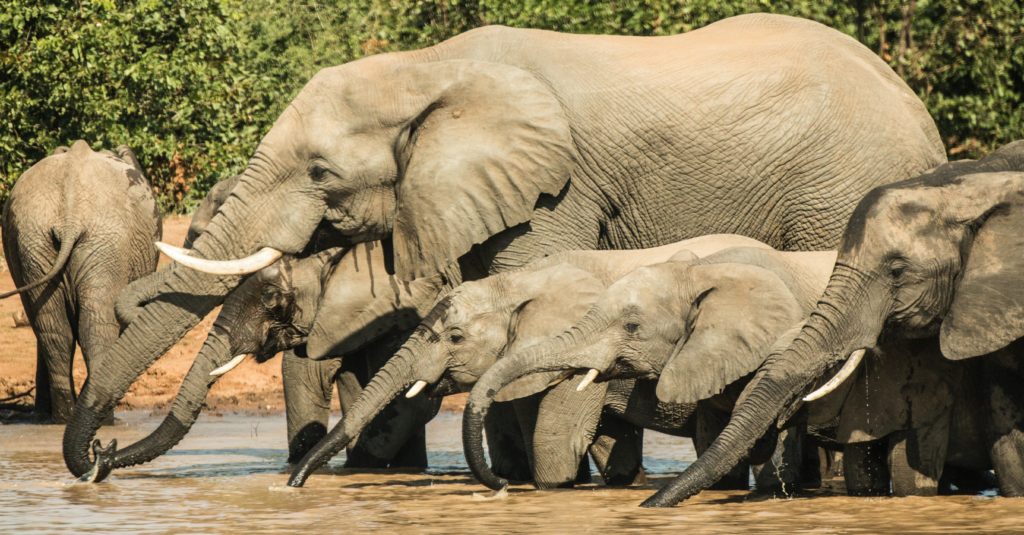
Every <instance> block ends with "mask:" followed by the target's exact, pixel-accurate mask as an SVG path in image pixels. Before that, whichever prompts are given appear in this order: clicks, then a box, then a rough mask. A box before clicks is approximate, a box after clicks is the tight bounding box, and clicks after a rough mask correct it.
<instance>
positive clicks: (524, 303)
mask: <svg viewBox="0 0 1024 535" xmlns="http://www.w3.org/2000/svg"><path fill="white" fill-rule="evenodd" d="M733 245H750V246H758V247H763V248H767V246H766V245H764V244H762V243H760V242H758V241H756V240H752V239H749V238H744V237H742V236H734V235H715V236H706V237H702V238H696V239H693V240H684V241H682V242H678V243H675V244H672V245H666V246H663V247H656V248H651V249H641V250H624V251H574V252H567V253H560V254H557V255H553V256H551V257H548V258H545V259H541V260H537V261H535V262H533V263H531V264H529V265H528V266H526V267H524V268H522V269H520V270H516V271H512V272H509V273H504V274H499V275H495V276H491V277H488V278H485V279H482V280H479V281H472V282H467V283H464V284H462V285H460V286H459V287H457V288H456V289H455V290H453V291H452V292H451V293H450V294H448V295H447V296H445V298H444V299H442V300H441V301H440V302H439V303H438V304H437V305H436V306H435V307H434V309H433V310H432V311H430V313H429V314H427V316H426V318H425V319H424V320H423V322H422V324H421V325H420V327H419V328H418V329H417V331H416V332H415V333H414V334H413V335H412V336H411V337H410V338H409V340H408V341H407V342H406V343H405V345H404V346H403V347H402V348H401V350H399V352H398V353H397V354H396V355H395V356H394V357H393V358H392V359H391V360H390V361H389V362H388V363H387V365H385V367H384V368H383V369H382V370H381V373H379V374H377V376H375V377H374V379H373V381H372V382H371V383H370V385H369V386H368V387H367V389H366V393H365V394H364V395H363V396H361V397H360V399H359V400H358V401H357V402H356V404H355V406H354V407H353V410H351V411H349V412H348V413H346V415H345V419H344V420H343V421H341V422H339V423H338V424H337V426H336V427H335V428H334V429H333V430H332V431H331V434H330V435H329V437H328V440H327V441H325V442H324V443H322V444H320V445H318V446H317V448H316V449H315V450H313V451H311V452H310V454H309V455H308V456H307V458H306V459H303V461H302V462H301V463H300V465H299V466H298V467H297V468H296V470H295V473H293V475H292V478H291V480H290V481H289V484H290V485H293V486H301V485H302V484H303V483H304V482H305V479H306V478H307V477H308V475H309V474H310V473H312V471H313V470H315V469H316V468H317V467H319V466H321V465H323V464H324V463H326V462H327V461H328V460H329V459H330V457H331V456H333V455H334V454H335V453H337V452H338V451H340V450H341V448H343V447H345V445H346V444H347V443H348V442H349V441H350V440H351V439H352V437H355V436H357V435H359V434H360V433H361V432H362V429H363V426H364V425H366V423H367V422H369V421H370V420H371V419H372V418H373V417H374V416H375V415H376V414H377V413H378V412H379V411H380V410H382V408H383V407H385V406H386V404H387V403H388V402H389V401H390V400H391V399H393V398H395V397H396V396H398V395H399V394H400V393H401V392H402V391H403V390H404V389H405V388H407V387H409V386H410V385H412V388H411V389H410V390H409V392H408V394H407V396H412V397H416V396H417V395H418V394H419V393H420V392H421V391H423V390H425V389H427V390H429V392H430V393H431V394H432V395H434V396H441V395H446V394H450V393H454V392H456V391H458V390H467V389H469V388H472V386H473V384H474V383H475V382H476V380H477V378H478V377H479V376H480V375H481V374H483V372H484V371H486V370H487V369H488V368H489V367H490V366H491V365H492V364H494V362H495V361H496V360H497V359H498V358H500V356H501V355H502V354H503V353H504V352H506V351H509V350H512V349H515V348H518V347H522V346H525V345H530V344H532V343H534V342H536V341H538V340H541V339H545V338H547V337H549V336H552V335H554V334H557V333H558V332H561V331H562V330H563V329H564V328H567V327H569V326H571V325H572V323H574V322H575V321H576V320H577V319H579V317H581V316H582V315H583V313H584V312H585V311H586V310H587V309H588V308H589V306H590V304H591V303H593V301H594V299H595V298H596V297H597V296H598V295H599V294H600V292H601V291H603V289H604V288H606V287H607V285H608V284H611V283H612V282H613V281H615V279H617V278H618V277H620V276H622V275H623V274H625V273H628V272H629V271H631V270H633V269H634V268H636V267H637V266H641V265H647V264H651V263H656V262H663V261H665V260H667V259H669V258H671V257H673V256H674V255H677V254H684V255H686V256H687V258H689V257H690V256H692V255H693V254H698V255H701V256H704V255H707V254H710V253H713V252H715V251H718V250H721V249H723V248H726V247H729V246H733ZM308 354H309V356H310V357H311V358H321V357H322V356H324V355H323V351H318V350H316V348H315V345H314V343H313V339H312V336H311V339H310V344H309V352H308ZM538 384H539V388H538V389H537V391H540V390H544V389H545V388H544V387H546V386H547V384H548V380H547V379H546V378H539V379H538ZM630 385H632V383H630ZM595 390H596V389H595ZM630 391H631V386H630V387H629V388H624V387H622V385H620V386H619V387H617V388H616V389H614V390H613V393H614V394H615V396H613V397H612V398H608V399H606V397H605V393H604V391H603V390H602V391H600V392H597V391H591V392H588V393H585V394H580V393H577V392H575V390H574V387H573V385H572V384H570V383H568V382H567V383H565V384H562V385H558V386H557V387H555V388H554V389H552V390H550V391H547V392H545V393H544V394H543V395H542V396H539V397H535V398H533V399H531V400H524V401H521V402H517V403H516V404H515V406H509V405H504V406H502V407H501V414H500V415H495V417H494V418H492V419H491V420H489V421H488V423H487V425H488V443H489V445H490V451H491V457H492V458H493V459H494V460H495V462H496V463H497V464H498V470H499V471H502V472H503V473H504V474H506V475H510V477H513V478H514V479H518V480H528V479H533V480H534V482H535V483H536V484H537V485H538V486H541V487H549V486H559V485H566V484H571V483H572V482H573V481H574V480H575V479H576V477H577V475H578V472H577V470H578V467H579V465H580V463H581V459H582V457H583V456H584V455H585V453H586V450H587V448H588V446H591V445H594V446H596V449H595V448H591V449H590V451H591V453H592V454H594V455H595V458H596V459H597V461H598V467H599V469H600V470H601V472H602V474H603V475H604V476H605V479H606V480H607V481H609V482H612V483H620V484H624V483H629V482H631V481H633V480H634V478H636V477H637V476H638V475H639V468H640V463H639V460H640V456H639V451H640V444H641V443H642V435H640V434H638V433H637V432H636V430H635V429H634V427H633V426H632V425H630V424H628V423H627V422H624V421H621V419H617V418H610V419H604V420H602V421H601V424H600V428H601V429H600V431H598V429H597V428H598V425H599V424H598V422H599V419H600V418H601V413H602V406H608V407H609V409H610V410H611V411H612V412H615V410H616V409H619V410H620V412H621V408H622V407H625V406H626V405H627V398H628V397H629V393H630ZM666 412H672V410H667V409H666ZM618 416H622V415H621V414H620V415H618ZM673 417H674V416H673ZM684 419H685V418H684ZM548 429H550V430H552V433H556V434H557V438H553V439H551V437H552V436H555V435H553V434H552V433H548V432H547V431H546V430H548ZM595 435H596V439H595ZM613 446H614V447H613ZM614 451H619V452H628V453H623V456H622V457H621V458H619V459H611V458H610V457H609V456H610V455H611V454H612V452H614Z"/></svg>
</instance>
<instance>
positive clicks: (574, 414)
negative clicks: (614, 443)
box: [533, 375, 608, 488]
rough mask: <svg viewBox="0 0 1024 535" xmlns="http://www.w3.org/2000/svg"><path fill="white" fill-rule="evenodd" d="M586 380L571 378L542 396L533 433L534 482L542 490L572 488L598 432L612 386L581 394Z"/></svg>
mask: <svg viewBox="0 0 1024 535" xmlns="http://www.w3.org/2000/svg"><path fill="white" fill-rule="evenodd" d="M582 380H583V377H582V376H579V375H577V376H574V377H571V378H569V379H567V380H565V381H562V382H561V383H559V384H558V385H556V386H554V387H552V388H550V389H548V390H547V391H546V392H544V393H543V394H542V396H541V400H540V406H539V407H538V410H537V425H536V427H535V428H534V433H533V457H534V470H533V480H534V483H535V484H536V485H537V487H538V488H554V487H571V486H572V485H573V484H574V483H575V481H576V477H577V475H579V468H580V459H581V458H583V457H584V456H586V454H587V448H588V447H589V446H590V444H591V441H592V440H593V437H594V434H595V433H596V431H597V425H598V421H599V420H600V418H601V411H602V409H603V408H604V397H605V392H606V391H607V390H608V386H607V384H606V383H602V384H595V385H591V386H590V387H589V388H587V389H585V390H584V391H583V392H577V391H576V386H577V385H578V384H579V383H580V381H582Z"/></svg>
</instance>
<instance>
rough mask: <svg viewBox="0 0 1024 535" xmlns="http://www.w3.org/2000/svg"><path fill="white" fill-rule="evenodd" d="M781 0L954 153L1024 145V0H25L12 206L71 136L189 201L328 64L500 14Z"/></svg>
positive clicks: (9, 95)
mask: <svg viewBox="0 0 1024 535" xmlns="http://www.w3.org/2000/svg"><path fill="white" fill-rule="evenodd" d="M753 11H765V12H774V13H782V14H790V15H796V16H801V17H806V18H810V19H813V20H817V21H819V22H822V23H824V24H827V25H829V26H831V27H833V28H836V29H838V30H840V31H842V32H845V33H847V34H849V35H851V36H854V37H856V38H857V39H859V40H860V41H861V42H863V43H864V44H865V45H867V46H868V47H870V48H871V49H872V50H874V51H875V52H877V53H878V54H879V55H880V56H881V57H882V58H883V59H884V60H885V61H887V62H888V63H889V64H890V65H892V66H893V68H894V69H895V70H896V71H897V72H898V73H900V74H901V75H902V76H903V77H904V78H905V79H906V80H907V82H908V83H909V84H910V86H911V87H912V88H914V90H915V91H917V93H918V95H920V97H921V98H922V100H924V102H925V103H926V105H927V106H928V109H929V110H930V111H931V113H932V115H933V117H934V118H935V120H936V122H937V124H938V125H939V129H940V131H941V132H942V135H943V139H944V141H945V142H946V144H947V147H948V149H949V152H950V155H951V156H958V155H959V156H977V155H979V154H981V153H984V152H987V151H988V150H990V149H991V148H992V147H994V146H996V145H999V144H1001V143H1005V142H1007V141H1010V140H1012V139H1016V138H1024V112H1022V111H1021V110H1022V105H1024V7H1022V4H1021V3H1020V2H1019V1H1018V0H966V1H965V0H909V1H902V2H897V1H894V0H852V1H850V0H847V1H824V2H819V1H813V0H782V1H778V2H771V1H767V0H691V1H683V0H615V1H609V2H594V1H592V0H522V1H519V2H508V1H507V0H333V1H332V0H307V1H305V2H300V3H284V2H278V1H275V0H250V1H243V0H142V1H139V2H124V1H115V0H94V1H89V0H80V1H79V2H76V3H69V2H44V1H33V0H8V1H7V2H5V4H4V6H3V7H2V8H0V199H6V195H7V193H8V191H9V189H10V186H11V185H12V184H13V182H14V180H15V179H16V178H17V177H18V176H19V175H20V174H21V173H22V172H23V171H24V170H25V169H27V168H28V167H29V166H31V165H32V164H33V163H34V162H36V161H38V160H39V159H41V158H43V157H44V156H46V155H47V154H48V153H49V152H50V151H52V150H53V148H55V147H56V146H58V145H67V144H69V143H70V142H72V141H74V140H75V139H78V138H84V139H87V140H88V141H90V143H92V144H93V146H94V147H96V146H103V147H107V148H111V147H113V146H115V145H118V144H121V143H125V144H128V145H130V146H132V147H133V148H134V149H135V150H136V151H137V152H138V154H139V155H140V159H141V160H142V163H143V165H144V166H145V167H146V171H147V175H148V176H149V178H150V180H151V181H152V182H153V184H154V188H155V189H156V190H157V192H158V195H159V198H160V201H161V204H162V205H163V207H164V208H165V209H166V210H169V211H185V210H187V209H188V208H190V207H191V206H192V205H193V204H194V203H195V202H196V200H197V199H199V198H201V197H202V196H203V195H204V194H205V191H206V190H207V189H208V188H209V186H210V185H211V184H213V183H214V182H215V181H216V180H218V179H220V178H223V177H225V176H229V175H230V174H233V173H235V172H237V171H238V170H240V169H241V168H242V167H243V166H244V165H245V162H246V161H247V159H248V157H249V156H250V155H251V154H252V151H253V149H254V147H255V145H256V143H257V142H258V141H259V138H260V137H261V136H262V134H263V133H264V132H265V131H266V130H267V129H268V128H269V127H270V125H271V124H272V123H273V121H274V119H275V118H276V117H277V115H278V114H279V113H280V111H281V109H282V108H283V107H284V106H285V105H286V104H287V103H288V101H289V100H290V99H291V98H292V96H293V95H294V94H295V93H296V92H297V91H298V90H299V89H300V88H301V87H302V85H303V84H304V83H305V82H306V80H308V79H309V77H310V76H312V75H313V74H314V73H315V72H316V71H317V70H318V69H319V68H321V67H324V66H329V65H336V64H339V63H343V62H346V61H351V60H353V59H357V58H359V57H362V56H365V55H367V54H374V53H378V52H382V51H390V50H402V49H411V48H419V47H424V46H429V45H431V44H434V43H437V42H438V41H441V40H443V39H446V38H448V37H451V36H453V35H456V34H458V33H461V32H463V31H466V30H468V29H470V28H474V27H477V26H480V25H484V24H505V25H509V26H518V27H535V28H547V29H552V30H558V31H567V32H586V33H606V34H628V35H667V34H675V33H679V32H685V31H689V30H692V29H694V28H699V27H701V26H704V25H707V24H710V23H712V22H714V21H716V20H719V19H722V18H725V17H729V16H733V15H738V14H742V13H748V12H753Z"/></svg>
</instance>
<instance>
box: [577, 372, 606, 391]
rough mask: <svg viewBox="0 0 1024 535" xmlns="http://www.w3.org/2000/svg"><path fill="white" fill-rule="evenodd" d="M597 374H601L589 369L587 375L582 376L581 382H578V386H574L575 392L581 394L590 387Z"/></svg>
mask: <svg viewBox="0 0 1024 535" xmlns="http://www.w3.org/2000/svg"><path fill="white" fill-rule="evenodd" d="M599 373H601V372H599V371H597V370H595V369H593V368H591V369H590V371H588V372H587V374H586V375H584V376H583V380H582V381H580V384H578V385H576V391H577V392H583V390H584V389H585V388H587V387H588V386H590V383H593V382H594V379H597V374H599Z"/></svg>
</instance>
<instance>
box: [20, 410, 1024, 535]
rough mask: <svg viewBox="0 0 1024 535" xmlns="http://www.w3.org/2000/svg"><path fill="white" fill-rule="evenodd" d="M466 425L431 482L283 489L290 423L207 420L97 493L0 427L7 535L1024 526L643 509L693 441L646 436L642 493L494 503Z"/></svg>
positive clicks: (984, 514)
mask: <svg viewBox="0 0 1024 535" xmlns="http://www.w3.org/2000/svg"><path fill="white" fill-rule="evenodd" d="M122 420H123V421H121V422H120V423H119V424H118V425H116V426H113V427H110V428H105V429H104V430H103V432H102V433H101V436H102V437H103V438H104V443H106V440H108V439H109V438H110V437H114V436H116V437H117V438H118V441H119V442H120V443H121V444H122V445H124V444H126V443H129V442H130V441H132V440H135V439H137V438H138V437H140V436H142V435H143V434H145V433H146V432H148V431H149V430H151V429H153V428H154V427H155V426H156V424H157V423H158V421H157V419H155V418H153V417H149V416H147V415H145V414H142V413H129V414H127V415H123V416H122ZM460 423H461V417H460V416H459V415H457V414H452V413H442V414H440V415H439V416H438V418H436V419H435V420H434V421H433V422H431V424H430V426H429V427H428V448H429V451H430V464H431V469H430V470H429V471H428V472H427V473H394V472H375V473H365V472H363V473H354V472H350V471H345V470H341V469H339V468H338V466H340V464H341V463H342V462H343V459H342V457H339V458H337V459H335V460H334V462H333V463H332V469H331V473H327V474H317V475H314V476H313V477H311V478H310V480H309V482H308V483H307V486H306V487H305V488H303V489H289V488H287V487H286V486H285V481H286V480H287V472H286V470H285V468H284V466H285V459H286V457H287V451H286V447H287V446H286V441H285V426H284V416H283V415H282V416H263V417H258V416H238V415H235V416H224V417H216V416H209V415H204V416H203V417H201V418H200V421H199V422H198V423H197V424H196V426H195V427H194V429H193V431H192V432H191V433H190V434H189V435H188V437H187V438H186V439H185V440H184V441H182V443H181V444H179V445H178V447H176V448H175V449H174V450H172V451H171V452H170V453H168V454H167V455H165V456H163V457H161V458H160V459H158V460H156V461H154V462H152V463H149V464H146V465H143V466H140V467H136V468H132V469H125V470H120V471H116V472H115V473H114V474H113V475H112V476H111V477H110V479H108V480H107V481H106V482H104V483H101V484H98V485H87V484H73V483H71V482H70V480H71V478H70V476H69V474H68V472H67V470H66V468H65V467H64V463H63V460H62V459H61V455H60V447H61V435H62V432H63V428H62V427H60V426H42V425H24V424H16V425H2V426H0V533H18V532H32V533H36V532H56V531H68V530H71V529H74V530H75V531H78V532H133V533H180V532H204V533H210V532H214V533H223V532H239V531H243V532H248V533H261V532H281V531H286V530H287V531H296V532H303V533H306V532H345V533H351V532H369V531H384V532H396V531H398V532H422V533H460V532H475V533H501V532H508V531H533V532H557V533H566V532H586V531H597V530H616V531H626V530H644V531H654V530H656V531H669V530H672V531H679V530H685V531H690V532H720V533H737V532H740V531H741V530H756V531H757V532H813V533H833V532H849V533H878V532H890V533H892V532H895V533H900V532H902V533H906V532H950V531H953V532H964V531H971V532H978V533H986V532H997V531H1010V532H1012V531H1018V530H1021V529H1024V499H1008V498H995V497H985V496H944V497H937V498H848V497H845V496H832V495H820V493H819V495H815V496H812V497H801V498H793V499H750V498H749V497H748V495H747V493H743V492H721V491H720V492H713V491H712V492H704V493H702V494H701V495H700V496H698V497H696V498H694V499H692V500H690V501H688V502H685V504H684V505H681V506H679V507H676V508H673V509H641V508H639V507H637V505H638V504H639V503H640V502H641V501H643V499H644V498H646V497H647V496H649V495H650V494H651V493H652V492H653V490H654V489H655V487H656V486H659V485H662V484H664V483H665V482H666V481H667V480H668V478H669V477H670V476H671V475H672V474H674V473H676V472H678V471H679V470H682V469H683V468H685V466H686V465H687V464H688V463H689V462H690V461H692V460H693V459H694V452H693V449H692V446H691V445H690V442H689V441H688V440H684V439H678V438H674V437H667V436H664V435H658V434H648V437H647V440H646V444H645V460H644V464H645V466H646V467H647V468H648V471H649V472H650V473H652V474H653V475H654V477H652V478H651V479H652V484H651V485H649V486H647V487H642V488H631V489H609V488H605V487H602V486H599V485H596V484H595V485H586V486H583V487H582V488H577V489H572V490H553V491H537V490H534V489H533V488H532V487H530V486H526V485H523V486H515V487H513V488H512V489H511V490H510V492H509V493H508V495H507V497H504V498H497V499H491V498H490V494H491V493H490V492H488V491H487V489H485V488H484V487H482V486H481V485H479V484H477V483H475V482H474V481H473V479H472V477H471V476H470V475H469V472H468V470H467V468H466V465H465V461H464V459H463V456H462V447H461V443H460V439H459V436H460V433H459V428H460Z"/></svg>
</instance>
